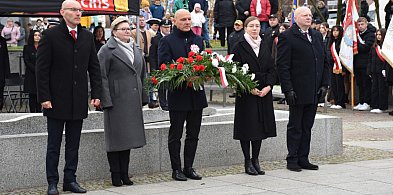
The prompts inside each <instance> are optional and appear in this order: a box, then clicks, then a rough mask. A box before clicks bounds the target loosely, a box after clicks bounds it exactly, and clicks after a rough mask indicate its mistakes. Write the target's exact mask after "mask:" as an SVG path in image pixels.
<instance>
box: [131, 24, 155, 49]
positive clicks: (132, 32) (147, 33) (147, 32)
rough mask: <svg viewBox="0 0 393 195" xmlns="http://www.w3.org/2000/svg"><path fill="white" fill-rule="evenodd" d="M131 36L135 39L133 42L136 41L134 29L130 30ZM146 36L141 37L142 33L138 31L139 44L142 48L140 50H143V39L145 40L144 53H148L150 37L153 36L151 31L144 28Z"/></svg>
mask: <svg viewBox="0 0 393 195" xmlns="http://www.w3.org/2000/svg"><path fill="white" fill-rule="evenodd" d="M131 37H132V38H133V39H134V40H135V42H137V40H136V29H134V30H132V31H131ZM146 37H147V40H144V39H143V36H142V33H140V32H139V40H140V41H139V44H140V48H141V49H142V51H144V48H145V41H147V54H145V55H147V56H148V55H149V50H150V45H151V38H152V37H154V35H153V33H151V31H149V30H146Z"/></svg>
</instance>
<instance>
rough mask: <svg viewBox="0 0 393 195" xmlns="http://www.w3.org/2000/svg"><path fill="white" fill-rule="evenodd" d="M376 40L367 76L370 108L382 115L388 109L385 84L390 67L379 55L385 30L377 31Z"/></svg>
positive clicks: (387, 89) (387, 88) (387, 87)
mask: <svg viewBox="0 0 393 195" xmlns="http://www.w3.org/2000/svg"><path fill="white" fill-rule="evenodd" d="M375 35H376V39H375V43H374V44H373V47H372V48H371V51H370V63H369V66H368V67H367V74H368V75H371V80H372V81H371V83H372V86H371V107H372V110H371V111H370V112H372V113H377V114H379V113H383V112H384V111H385V110H387V109H388V96H389V94H388V91H389V85H388V83H387V82H386V69H387V68H388V66H390V65H389V64H388V63H387V62H386V60H385V59H384V58H383V56H382V54H381V48H382V44H383V41H384V39H385V35H386V29H384V28H381V29H378V30H377V32H376V33H375Z"/></svg>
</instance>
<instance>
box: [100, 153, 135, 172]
mask: <svg viewBox="0 0 393 195" xmlns="http://www.w3.org/2000/svg"><path fill="white" fill-rule="evenodd" d="M106 154H107V157H108V162H109V168H110V172H111V173H120V174H122V175H125V174H127V175H128V165H129V164H130V150H124V151H116V152H107V153H106Z"/></svg>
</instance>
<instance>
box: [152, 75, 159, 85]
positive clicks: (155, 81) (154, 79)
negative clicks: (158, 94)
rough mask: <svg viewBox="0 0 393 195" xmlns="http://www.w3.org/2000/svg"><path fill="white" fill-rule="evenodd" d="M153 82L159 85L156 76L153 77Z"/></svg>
mask: <svg viewBox="0 0 393 195" xmlns="http://www.w3.org/2000/svg"><path fill="white" fill-rule="evenodd" d="M151 82H152V83H153V84H154V85H157V84H158V81H157V79H156V77H154V76H153V77H151Z"/></svg>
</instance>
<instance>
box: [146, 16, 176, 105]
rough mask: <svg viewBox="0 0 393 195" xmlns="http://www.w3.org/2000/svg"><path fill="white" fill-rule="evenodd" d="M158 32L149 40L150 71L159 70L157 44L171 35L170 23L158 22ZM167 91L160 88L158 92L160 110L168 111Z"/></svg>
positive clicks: (165, 20) (168, 21)
mask: <svg viewBox="0 0 393 195" xmlns="http://www.w3.org/2000/svg"><path fill="white" fill-rule="evenodd" d="M159 25H160V30H159V31H158V32H157V34H156V36H154V37H153V38H152V39H151V46H150V50H149V51H150V55H149V62H150V66H151V68H152V69H155V70H159V69H160V65H159V64H158V44H159V43H160V40H161V39H162V37H165V36H167V35H169V33H171V29H172V22H171V21H170V20H167V19H164V20H161V22H160V24H159ZM166 93H167V90H166V89H165V88H160V89H159V90H158V100H159V101H160V106H161V109H163V110H168V101H167V98H166Z"/></svg>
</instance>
